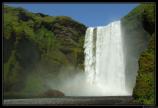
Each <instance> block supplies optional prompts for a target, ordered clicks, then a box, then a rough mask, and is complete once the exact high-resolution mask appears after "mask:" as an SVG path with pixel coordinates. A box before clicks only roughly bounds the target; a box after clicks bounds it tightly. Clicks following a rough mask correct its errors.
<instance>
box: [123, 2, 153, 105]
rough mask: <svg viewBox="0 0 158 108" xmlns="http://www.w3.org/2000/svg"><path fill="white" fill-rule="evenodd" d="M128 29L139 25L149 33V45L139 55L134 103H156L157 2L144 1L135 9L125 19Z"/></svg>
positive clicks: (135, 28)
mask: <svg viewBox="0 0 158 108" xmlns="http://www.w3.org/2000/svg"><path fill="white" fill-rule="evenodd" d="M122 21H123V24H125V25H126V30H127V31H132V30H134V32H141V31H138V30H139V29H138V28H139V26H137V25H140V27H143V29H144V30H145V31H146V32H147V33H148V34H149V38H148V47H147V49H146V50H145V51H144V52H143V53H142V54H141V56H140V57H139V70H138V76H137V78H136V85H135V88H134V90H133V97H134V103H137V104H154V97H155V92H154V88H155V87H154V82H155V79H154V75H155V33H154V32H155V4H154V3H144V4H140V5H139V6H138V7H136V8H135V9H133V10H132V11H131V12H130V13H129V14H128V15H126V16H125V17H124V18H123V19H122Z"/></svg>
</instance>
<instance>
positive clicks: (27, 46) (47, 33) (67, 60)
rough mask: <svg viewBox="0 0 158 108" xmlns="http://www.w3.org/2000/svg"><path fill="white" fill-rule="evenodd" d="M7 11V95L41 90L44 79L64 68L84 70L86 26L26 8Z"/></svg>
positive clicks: (5, 8) (5, 83)
mask: <svg viewBox="0 0 158 108" xmlns="http://www.w3.org/2000/svg"><path fill="white" fill-rule="evenodd" d="M3 11H4V15H3V16H4V17H3V30H4V35H3V65H4V69H3V73H4V92H5V93H8V94H12V93H11V92H17V91H19V92H20V91H22V90H24V89H25V91H27V90H29V89H30V90H31V89H34V88H38V87H40V86H39V84H40V81H41V80H40V78H39V79H38V77H40V75H46V74H54V75H56V74H57V73H59V71H60V69H61V68H63V67H68V66H71V67H74V68H79V69H83V61H84V53H83V44H84V35H85V30H86V27H85V25H83V24H81V23H79V22H77V21H74V20H73V19H71V18H70V17H66V16H56V17H54V16H48V15H44V14H41V13H31V12H28V11H27V10H24V9H22V8H13V7H9V6H4V9H3ZM46 70H47V71H46ZM37 74H40V75H39V76H37ZM33 76H34V78H36V79H34V78H33ZM31 86H32V88H31ZM33 86H34V87H33ZM23 88H24V89H23Z"/></svg>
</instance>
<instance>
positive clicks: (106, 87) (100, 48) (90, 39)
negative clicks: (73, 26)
mask: <svg viewBox="0 0 158 108" xmlns="http://www.w3.org/2000/svg"><path fill="white" fill-rule="evenodd" d="M122 38H123V36H122V34H121V22H120V21H115V22H112V23H110V24H108V25H107V26H100V27H96V28H93V27H89V28H88V29H87V31H86V35H85V44H84V48H85V51H84V53H85V63H84V65H85V74H86V83H87V85H89V86H91V87H92V88H95V89H97V91H98V95H104V96H108V95H109V96H112V95H118V96H121V95H129V93H128V92H127V90H126V85H125V79H126V78H125V77H126V76H125V60H124V59H125V55H124V52H123V39H122ZM91 95H93V94H91Z"/></svg>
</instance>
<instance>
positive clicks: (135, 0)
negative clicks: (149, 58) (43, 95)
mask: <svg viewBox="0 0 158 108" xmlns="http://www.w3.org/2000/svg"><path fill="white" fill-rule="evenodd" d="M142 2H147V3H149V2H154V3H156V0H150V1H149V0H143V1H142V0H128V1H124V0H119V1H117V0H106V1H103V0H97V1H94V0H93V1H91V2H90V1H87V0H84V1H79V0H75V1H71V0H69V1H66V2H65V1H64V0H56V1H55V0H53V1H49V0H44V1H39V0H38V1H35V0H30V1H29V0H28V1H24V2H21V0H16V1H14V2H10V0H6V1H3V2H2V3H1V6H2V8H1V9H2V11H3V3H62V4H66V3H72V4H74V3H75V4H76V3H79V4H80V3H81V4H82V3H83V4H85V3H87V4H89V3H92V4H101V3H103V4H104V3H142ZM156 5H157V3H156ZM156 10H157V6H156ZM155 13H156V12H155ZM2 16H3V14H2ZM156 16H157V15H156ZM156 16H155V17H156ZM1 18H2V24H3V17H1ZM156 18H157V17H156ZM156 24H157V22H156ZM155 26H156V25H155ZM1 28H2V27H1ZM1 30H3V28H2V29H1ZM155 31H156V27H155ZM155 34H156V35H157V33H155ZM2 35H3V32H2ZM155 38H156V36H155ZM1 42H2V41H1ZM155 43H156V40H155ZM2 45H3V42H2ZM155 46H156V44H155ZM1 48H2V47H1ZM1 51H2V50H1ZM1 54H2V53H1ZM2 56H3V54H2ZM2 62H3V58H2ZM155 62H156V48H155ZM2 64H3V63H2ZM2 68H3V67H2ZM2 68H1V69H2ZM2 72H3V71H2ZM156 76H157V74H156V63H155V79H156ZM2 79H3V76H2ZM155 83H156V84H158V83H157V80H156V82H155ZM1 84H2V83H1ZM156 84H155V86H156ZM1 87H2V86H1ZM2 89H3V88H2ZM156 90H157V86H156V87H155V92H156ZM2 95H3V91H2ZM155 96H156V97H155V98H156V99H155V106H157V103H158V102H157V95H156V94H155ZM2 99H3V98H2ZM2 105H3V100H2ZM29 106H30V105H29ZM55 106H56V105H55ZM59 106H61V105H59ZM66 106H67V105H66ZM70 106H71V105H70ZM75 106H76V105H75ZM79 106H84V105H79ZM88 106H89V105H88ZM90 106H91V105H90ZM95 106H98V105H95ZM101 106H109V105H101ZM110 106H111V105H110ZM112 106H113V105H112ZM115 106H117V105H115ZM118 106H122V105H118ZM123 106H125V107H126V106H128V107H131V106H132V107H146V108H148V107H149V108H150V105H130V104H129V105H123ZM151 107H154V106H151Z"/></svg>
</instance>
